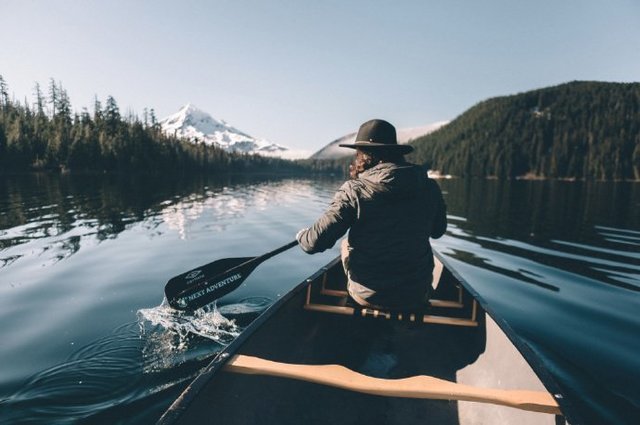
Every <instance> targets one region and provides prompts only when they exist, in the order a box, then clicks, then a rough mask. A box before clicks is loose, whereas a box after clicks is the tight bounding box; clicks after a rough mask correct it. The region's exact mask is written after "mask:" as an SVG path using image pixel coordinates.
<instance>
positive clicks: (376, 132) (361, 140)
mask: <svg viewBox="0 0 640 425" xmlns="http://www.w3.org/2000/svg"><path fill="white" fill-rule="evenodd" d="M340 146H341V147H346V148H351V149H355V150H356V156H355V159H354V161H353V163H352V164H351V166H350V177H351V179H350V180H348V181H346V182H345V183H344V184H343V185H342V186H341V187H340V189H339V190H338V191H337V193H336V194H335V196H334V198H333V201H332V202H331V205H330V206H329V208H328V209H327V211H326V212H325V213H324V214H323V215H322V216H321V217H320V218H319V219H318V220H317V221H316V222H315V223H314V224H313V225H312V226H311V227H309V228H306V229H302V230H300V231H299V232H298V234H297V235H296V239H297V241H298V243H299V245H300V247H301V248H302V249H303V250H304V251H305V252H307V253H309V254H314V253H316V252H322V251H324V250H326V249H329V248H331V247H333V245H334V244H335V243H336V242H337V241H338V239H340V238H341V237H342V236H343V235H344V234H345V233H347V231H349V234H348V237H347V238H346V239H344V240H343V241H342V247H341V248H342V249H341V254H342V263H343V266H344V269H345V273H346V275H347V277H348V286H347V289H348V292H349V295H350V296H351V298H353V300H355V301H356V302H357V303H358V304H360V305H363V306H367V307H373V308H387V309H411V308H415V307H419V306H420V305H423V304H424V303H425V302H426V301H427V300H428V298H429V296H430V292H431V276H432V272H433V266H434V264H433V254H432V251H431V245H430V244H429V238H439V237H440V236H442V235H443V234H444V232H445V230H446V227H447V219H446V205H445V203H444V200H443V198H442V192H441V191H440V187H439V186H438V184H437V183H436V182H435V181H434V180H432V179H430V178H428V177H427V175H426V173H425V172H424V170H423V169H422V167H420V166H418V165H414V164H411V163H409V162H407V161H406V160H405V158H404V155H406V154H408V153H410V152H411V151H412V150H413V147H411V146H409V145H400V144H398V141H397V137H396V129H395V127H394V126H393V125H391V124H390V123H388V122H387V121H384V120H379V119H374V120H370V121H367V122H365V123H364V124H362V125H361V126H360V129H359V130H358V134H357V136H356V140H355V143H352V144H341V145H340Z"/></svg>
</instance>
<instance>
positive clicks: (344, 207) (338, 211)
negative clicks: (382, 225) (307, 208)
mask: <svg viewBox="0 0 640 425" xmlns="http://www.w3.org/2000/svg"><path fill="white" fill-rule="evenodd" d="M348 183H349V182H347V183H345V184H343V185H342V187H341V188H340V189H339V190H338V192H337V193H336V194H335V196H334V197H333V201H332V202H331V205H330V206H329V209H327V211H326V212H325V213H324V214H323V215H322V216H321V217H320V218H319V219H318V221H316V222H315V223H314V224H313V226H311V227H310V228H308V229H303V230H301V231H300V232H298V235H297V237H296V239H297V240H298V243H299V244H300V247H301V248H302V249H303V250H304V251H305V252H306V253H308V254H315V253H316V252H322V251H325V250H327V249H329V248H331V247H332V246H333V245H335V243H336V241H337V240H338V239H340V238H341V237H342V236H343V235H344V234H345V233H347V230H349V228H350V227H351V225H352V224H353V222H354V221H355V218H356V214H357V206H356V202H355V200H354V197H353V196H351V193H352V191H351V189H350V186H349V184H348Z"/></svg>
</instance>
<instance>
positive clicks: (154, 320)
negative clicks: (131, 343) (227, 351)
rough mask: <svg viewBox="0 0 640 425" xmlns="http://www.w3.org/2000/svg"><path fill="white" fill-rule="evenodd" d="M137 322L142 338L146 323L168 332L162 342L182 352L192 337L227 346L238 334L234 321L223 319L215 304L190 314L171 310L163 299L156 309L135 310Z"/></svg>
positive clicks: (238, 330) (145, 330)
mask: <svg viewBox="0 0 640 425" xmlns="http://www.w3.org/2000/svg"><path fill="white" fill-rule="evenodd" d="M138 320H139V323H140V330H141V333H142V334H145V333H146V332H147V327H146V322H149V324H150V325H151V329H154V327H155V328H157V327H158V326H159V327H161V328H163V329H165V330H167V331H169V333H168V334H167V335H165V336H168V337H169V338H167V341H166V342H167V343H169V345H170V346H171V347H172V348H177V349H178V350H181V349H184V348H186V346H187V344H188V342H189V340H190V336H192V335H198V336H200V337H203V338H207V339H210V340H212V341H215V342H217V343H220V344H224V345H227V344H228V343H230V342H231V341H232V340H233V339H234V338H235V337H237V336H238V335H239V334H240V328H239V327H238V325H236V323H235V321H234V320H230V319H227V318H226V317H225V316H223V315H222V313H220V311H219V310H218V308H217V305H216V303H213V304H210V305H208V306H205V307H203V308H201V309H198V310H196V311H195V312H193V313H191V312H184V311H179V310H175V309H173V308H172V307H171V306H169V303H168V302H167V300H166V299H165V300H163V302H162V304H160V305H159V306H157V307H153V308H147V309H140V310H138ZM174 339H175V341H173V340H174ZM176 343H177V345H176Z"/></svg>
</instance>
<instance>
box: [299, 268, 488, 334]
mask: <svg viewBox="0 0 640 425" xmlns="http://www.w3.org/2000/svg"><path fill="white" fill-rule="evenodd" d="M442 270H443V268H442V263H440V262H439V261H437V262H436V267H435V268H434V276H433V282H435V286H436V289H437V287H438V285H440V282H441V278H442ZM334 274H335V273H334ZM317 286H318V287H314V285H312V284H311V282H309V286H307V297H306V302H305V304H304V309H305V310H309V311H317V312H321V313H333V314H342V315H347V316H359V317H366V318H384V319H387V320H399V321H407V322H417V323H435V324H441V325H453V326H466V327H473V326H478V321H477V313H478V311H477V310H478V305H477V301H476V300H475V299H473V298H472V297H469V300H468V301H469V302H468V304H467V305H465V303H464V296H463V295H464V294H463V289H462V287H461V286H460V285H459V284H456V285H455V289H454V290H453V291H451V290H449V292H453V293H454V297H453V298H454V299H431V300H429V303H428V305H425V306H424V308H420V309H415V310H410V311H393V310H382V309H374V308H369V307H364V306H361V305H359V304H357V303H355V302H354V301H353V300H352V299H351V297H349V293H348V292H347V290H346V279H345V277H344V274H342V275H336V276H332V274H331V273H330V271H329V270H325V273H324V275H323V276H322V283H321V284H320V285H317ZM436 293H437V291H436ZM456 310H460V311H461V312H465V313H467V314H468V317H460V314H459V313H457V314H456V313H454V311H456ZM434 313H438V314H434Z"/></svg>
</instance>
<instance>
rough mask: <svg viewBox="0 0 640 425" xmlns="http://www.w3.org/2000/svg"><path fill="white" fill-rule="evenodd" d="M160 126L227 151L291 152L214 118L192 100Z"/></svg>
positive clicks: (274, 153) (279, 154)
mask: <svg viewBox="0 0 640 425" xmlns="http://www.w3.org/2000/svg"><path fill="white" fill-rule="evenodd" d="M160 126H161V127H162V130H163V131H164V132H165V133H167V134H169V135H172V136H176V137H179V138H183V139H187V140H189V141H192V142H204V143H206V144H208V145H215V146H218V147H220V148H222V149H224V150H226V151H233V152H243V153H257V154H260V155H266V156H290V155H288V153H291V151H290V149H288V148H286V147H284V146H281V145H279V144H276V143H273V142H270V141H268V140H265V139H261V138H256V137H253V136H250V135H249V134H247V133H244V132H242V131H240V130H238V129H237V128H235V127H232V126H230V125H229V124H227V123H226V122H225V121H222V120H217V119H215V118H213V117H212V116H211V115H210V114H209V113H207V112H205V111H203V110H202V109H200V108H198V107H197V106H195V105H193V104H192V103H190V102H189V103H187V104H186V105H184V106H183V107H182V108H180V110H178V112H176V113H175V114H173V115H170V116H168V117H167V118H165V119H163V120H162V121H160Z"/></svg>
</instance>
